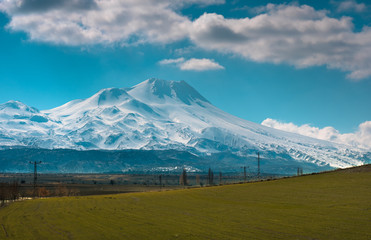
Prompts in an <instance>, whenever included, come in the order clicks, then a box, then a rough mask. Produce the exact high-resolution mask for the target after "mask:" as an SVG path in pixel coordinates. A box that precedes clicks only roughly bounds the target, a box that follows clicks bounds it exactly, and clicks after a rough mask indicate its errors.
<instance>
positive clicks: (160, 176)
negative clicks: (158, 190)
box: [158, 174, 162, 187]
mask: <svg viewBox="0 0 371 240" xmlns="http://www.w3.org/2000/svg"><path fill="white" fill-rule="evenodd" d="M158 180H159V182H160V187H162V174H160V175H159V176H158Z"/></svg>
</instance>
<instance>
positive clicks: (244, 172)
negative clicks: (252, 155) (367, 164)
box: [243, 167, 246, 182]
mask: <svg viewBox="0 0 371 240" xmlns="http://www.w3.org/2000/svg"><path fill="white" fill-rule="evenodd" d="M243 180H244V181H245V182H246V167H243Z"/></svg>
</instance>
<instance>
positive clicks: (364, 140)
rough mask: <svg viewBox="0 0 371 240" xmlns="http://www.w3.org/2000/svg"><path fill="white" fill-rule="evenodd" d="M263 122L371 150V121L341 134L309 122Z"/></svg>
mask: <svg viewBox="0 0 371 240" xmlns="http://www.w3.org/2000/svg"><path fill="white" fill-rule="evenodd" d="M261 124H262V125H264V126H267V127H271V128H276V129H279V130H283V131H286V132H293V133H298V134H301V135H304V136H308V137H312V138H317V139H322V140H326V141H332V142H337V143H342V144H347V145H351V146H354V147H359V148H366V149H370V150H371V121H366V122H364V123H361V124H360V125H359V127H358V130H357V131H356V132H354V133H345V134H341V133H340V132H339V131H338V130H336V129H335V128H333V127H324V128H318V127H313V126H310V125H309V124H304V125H301V126H298V125H295V124H293V123H283V122H280V121H277V120H274V119H271V118H267V119H265V120H264V121H263V122H262V123H261Z"/></svg>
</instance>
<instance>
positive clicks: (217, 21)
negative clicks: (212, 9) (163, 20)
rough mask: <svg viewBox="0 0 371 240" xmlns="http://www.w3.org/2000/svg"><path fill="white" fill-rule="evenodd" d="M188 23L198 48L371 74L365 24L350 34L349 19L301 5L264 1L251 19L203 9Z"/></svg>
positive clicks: (370, 45)
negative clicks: (200, 14)
mask: <svg viewBox="0 0 371 240" xmlns="http://www.w3.org/2000/svg"><path fill="white" fill-rule="evenodd" d="M192 24H193V28H192V31H191V32H190V33H191V39H192V40H193V42H194V43H195V44H196V45H198V46H200V47H202V48H204V49H209V50H216V51H220V52H226V53H233V54H236V55H240V56H243V57H244V58H246V59H249V60H253V61H257V62H272V63H276V64H279V63H288V64H291V65H294V66H296V67H298V68H305V67H310V66H320V65H326V66H327V67H329V68H335V69H340V70H343V71H349V72H350V74H349V75H348V77H350V78H352V79H362V78H366V77H369V76H371V41H370V40H369V39H371V28H370V27H364V28H363V30H362V31H361V32H358V33H355V32H354V31H353V24H352V19H351V18H349V17H342V18H340V19H335V18H330V17H328V16H327V13H326V11H316V10H315V9H314V8H312V7H310V6H307V5H302V6H296V5H273V4H269V5H267V6H266V12H265V13H262V14H259V15H257V16H255V17H253V18H242V19H226V18H224V17H223V16H222V15H219V14H215V13H205V14H203V15H202V16H201V17H199V18H198V19H196V20H195V21H194V22H193V23H192Z"/></svg>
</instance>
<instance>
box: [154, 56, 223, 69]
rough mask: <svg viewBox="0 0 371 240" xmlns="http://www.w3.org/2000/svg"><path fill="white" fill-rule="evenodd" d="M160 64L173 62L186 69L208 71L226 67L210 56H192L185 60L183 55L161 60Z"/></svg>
mask: <svg viewBox="0 0 371 240" xmlns="http://www.w3.org/2000/svg"><path fill="white" fill-rule="evenodd" d="M159 64H161V65H166V64H173V65H175V66H177V67H178V68H179V69H181V70H184V71H207V70H218V69H224V67H223V66H221V65H220V64H219V63H217V62H215V61H214V59H208V58H191V59H189V60H185V59H184V58H183V57H181V58H176V59H164V60H161V61H160V62H159Z"/></svg>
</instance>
